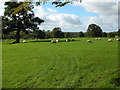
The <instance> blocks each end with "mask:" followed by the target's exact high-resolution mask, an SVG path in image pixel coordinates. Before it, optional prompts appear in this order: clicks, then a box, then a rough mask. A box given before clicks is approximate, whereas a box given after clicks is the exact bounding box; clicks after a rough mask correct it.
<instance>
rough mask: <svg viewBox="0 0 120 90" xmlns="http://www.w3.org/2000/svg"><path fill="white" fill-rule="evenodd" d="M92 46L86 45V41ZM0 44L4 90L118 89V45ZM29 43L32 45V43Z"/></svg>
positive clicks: (79, 42)
mask: <svg viewBox="0 0 120 90" xmlns="http://www.w3.org/2000/svg"><path fill="white" fill-rule="evenodd" d="M88 39H90V40H92V41H93V43H86V40H88ZM75 40H76V41H71V42H64V40H61V41H62V42H58V43H53V44H52V43H50V42H49V40H46V42H45V40H41V42H39V41H37V42H35V40H27V43H19V44H9V43H10V42H11V40H8V41H3V50H2V54H3V55H2V59H3V61H2V63H3V64H2V68H3V72H2V73H3V80H2V84H3V88H118V87H120V86H119V85H117V84H116V83H118V82H117V81H115V80H116V79H117V78H118V72H119V70H118V42H117V41H113V42H107V38H105V39H102V40H95V39H94V38H75ZM31 41H32V42H31Z"/></svg>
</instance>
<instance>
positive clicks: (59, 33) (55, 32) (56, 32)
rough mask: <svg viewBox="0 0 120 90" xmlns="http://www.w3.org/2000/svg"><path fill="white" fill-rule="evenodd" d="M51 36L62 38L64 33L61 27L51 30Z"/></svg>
mask: <svg viewBox="0 0 120 90" xmlns="http://www.w3.org/2000/svg"><path fill="white" fill-rule="evenodd" d="M52 37H53V38H63V37H64V33H63V32H62V31H61V28H59V27H56V28H54V29H53V30H52Z"/></svg>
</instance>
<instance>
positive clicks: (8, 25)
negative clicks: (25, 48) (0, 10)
mask: <svg viewBox="0 0 120 90" xmlns="http://www.w3.org/2000/svg"><path fill="white" fill-rule="evenodd" d="M23 3H24V2H19V3H17V2H5V6H6V7H5V11H4V16H3V18H2V21H3V22H2V25H3V27H2V31H3V32H4V33H9V32H11V31H16V42H15V43H19V40H20V32H21V31H27V30H36V29H38V27H37V26H38V25H40V24H41V23H42V22H44V20H41V19H40V18H38V17H35V16H34V12H33V11H32V9H33V8H34V7H32V5H31V3H29V5H28V6H27V7H24V8H22V9H21V10H20V11H19V10H18V12H17V14H13V12H14V9H15V8H16V7H18V6H21V5H23Z"/></svg>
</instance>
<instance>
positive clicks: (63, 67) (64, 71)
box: [50, 62, 71, 88]
mask: <svg viewBox="0 0 120 90" xmlns="http://www.w3.org/2000/svg"><path fill="white" fill-rule="evenodd" d="M64 63H65V64H64V65H62V66H60V67H59V68H58V69H61V70H62V71H63V72H62V76H61V77H60V79H58V78H57V79H58V80H57V81H54V83H53V84H52V85H51V86H50V88H53V87H55V88H56V87H57V88H58V86H59V84H60V83H62V81H63V80H64V76H65V75H66V74H65V73H66V71H68V68H67V66H68V65H71V64H68V63H66V62H64ZM56 84H57V85H56Z"/></svg>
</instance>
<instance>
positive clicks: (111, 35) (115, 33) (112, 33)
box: [108, 32, 117, 37]
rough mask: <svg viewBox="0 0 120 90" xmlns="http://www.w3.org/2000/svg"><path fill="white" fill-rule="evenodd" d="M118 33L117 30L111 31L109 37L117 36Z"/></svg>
mask: <svg viewBox="0 0 120 90" xmlns="http://www.w3.org/2000/svg"><path fill="white" fill-rule="evenodd" d="M116 35H117V32H109V33H108V37H115V36H116Z"/></svg>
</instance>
